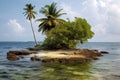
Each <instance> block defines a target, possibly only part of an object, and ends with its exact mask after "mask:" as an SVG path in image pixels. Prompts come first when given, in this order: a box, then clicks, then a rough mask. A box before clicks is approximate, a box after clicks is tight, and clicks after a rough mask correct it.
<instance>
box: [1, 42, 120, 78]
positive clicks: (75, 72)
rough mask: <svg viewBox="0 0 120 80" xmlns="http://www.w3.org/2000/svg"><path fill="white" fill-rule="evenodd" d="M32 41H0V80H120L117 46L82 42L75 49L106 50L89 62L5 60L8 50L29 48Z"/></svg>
mask: <svg viewBox="0 0 120 80" xmlns="http://www.w3.org/2000/svg"><path fill="white" fill-rule="evenodd" d="M33 44H34V43H32V42H0V80H120V43H96V42H95V43H93V42H92V43H86V44H84V45H78V46H77V47H78V48H89V49H98V50H105V51H108V52H109V54H105V55H104V56H103V57H100V59H99V60H96V61H92V62H89V63H83V64H80V63H75V64H58V63H54V64H53V63H49V64H48V63H41V62H36V61H30V59H29V56H26V57H25V58H24V59H21V60H18V61H8V60H7V59H6V53H7V52H8V51H9V50H16V49H25V48H28V47H32V45H33Z"/></svg>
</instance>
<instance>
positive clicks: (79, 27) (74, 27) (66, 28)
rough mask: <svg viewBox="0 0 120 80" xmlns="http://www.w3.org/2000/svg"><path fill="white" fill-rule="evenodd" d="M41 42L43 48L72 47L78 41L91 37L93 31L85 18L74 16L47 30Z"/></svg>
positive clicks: (84, 40) (81, 41)
mask: <svg viewBox="0 0 120 80" xmlns="http://www.w3.org/2000/svg"><path fill="white" fill-rule="evenodd" d="M46 35H47V37H46V39H45V41H44V43H43V47H44V48H45V49H74V48H76V45H77V44H78V43H83V42H86V41H88V39H90V38H92V37H93V35H94V33H93V32H92V31H91V26H90V25H89V23H88V22H87V21H86V19H82V18H77V17H76V18H75V21H73V22H70V21H68V22H65V23H64V24H62V25H59V26H57V27H55V28H53V29H51V30H50V31H48V32H47V34H46Z"/></svg>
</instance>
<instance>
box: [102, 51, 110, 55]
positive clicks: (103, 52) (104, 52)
mask: <svg viewBox="0 0 120 80" xmlns="http://www.w3.org/2000/svg"><path fill="white" fill-rule="evenodd" d="M100 53H102V54H108V53H109V52H107V51H100Z"/></svg>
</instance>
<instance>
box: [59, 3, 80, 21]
mask: <svg viewBox="0 0 120 80" xmlns="http://www.w3.org/2000/svg"><path fill="white" fill-rule="evenodd" d="M60 6H61V7H62V8H63V10H64V12H65V13H67V15H66V16H67V17H66V18H70V19H71V20H74V17H76V16H80V13H78V12H76V11H74V9H73V8H72V6H70V5H66V3H64V2H62V3H61V4H60Z"/></svg>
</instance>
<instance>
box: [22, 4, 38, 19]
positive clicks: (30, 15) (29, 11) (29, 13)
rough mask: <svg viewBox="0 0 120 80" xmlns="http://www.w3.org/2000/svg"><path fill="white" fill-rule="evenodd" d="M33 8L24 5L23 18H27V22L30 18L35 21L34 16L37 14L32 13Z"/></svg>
mask: <svg viewBox="0 0 120 80" xmlns="http://www.w3.org/2000/svg"><path fill="white" fill-rule="evenodd" d="M34 8H35V6H32V4H26V5H25V8H24V10H25V12H24V14H25V16H27V17H26V19H29V20H31V19H32V18H33V19H35V14H37V12H35V11H34Z"/></svg>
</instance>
